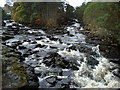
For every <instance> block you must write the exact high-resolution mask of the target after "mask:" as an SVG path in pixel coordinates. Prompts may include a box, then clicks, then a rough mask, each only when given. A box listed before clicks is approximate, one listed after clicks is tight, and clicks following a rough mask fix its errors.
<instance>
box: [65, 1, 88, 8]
mask: <svg viewBox="0 0 120 90" xmlns="http://www.w3.org/2000/svg"><path fill="white" fill-rule="evenodd" d="M66 1H68V2H69V4H70V5H72V6H74V7H76V6H80V5H82V3H83V2H84V1H86V0H66Z"/></svg>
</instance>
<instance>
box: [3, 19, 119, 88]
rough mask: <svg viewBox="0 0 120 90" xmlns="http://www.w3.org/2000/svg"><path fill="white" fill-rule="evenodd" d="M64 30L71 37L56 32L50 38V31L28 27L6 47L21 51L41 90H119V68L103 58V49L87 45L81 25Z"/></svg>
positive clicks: (7, 24)
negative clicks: (66, 88)
mask: <svg viewBox="0 0 120 90" xmlns="http://www.w3.org/2000/svg"><path fill="white" fill-rule="evenodd" d="M9 25H12V23H9V22H7V21H6V27H7V26H9ZM20 25H21V26H22V24H20ZM26 28H27V29H26ZM48 30H49V29H48ZM64 30H66V31H67V32H68V33H66V34H63V35H59V34H54V31H52V32H53V34H52V35H50V34H48V33H47V30H46V31H44V30H42V29H31V28H29V27H25V28H24V29H23V28H22V29H20V30H19V31H16V32H17V34H14V37H13V38H11V39H8V40H6V41H5V45H7V46H10V47H13V48H15V49H17V50H18V51H19V52H20V53H21V56H22V57H23V59H24V60H23V62H24V63H26V64H28V65H30V66H32V67H33V68H34V72H35V74H36V75H37V76H38V79H39V88H63V87H69V88H119V87H120V78H119V77H117V76H115V75H114V74H113V72H114V71H115V70H117V69H118V68H119V66H118V65H117V64H115V63H112V62H109V59H108V58H105V57H104V56H102V55H101V53H100V51H99V46H100V45H94V44H89V43H86V41H85V39H86V37H87V36H86V35H84V34H82V33H80V32H81V31H83V32H84V29H83V27H81V26H80V23H77V22H74V24H73V25H70V26H66V27H65V29H64ZM64 30H60V31H59V30H58V31H59V33H60V32H62V31H64ZM12 31H15V30H11V31H10V32H11V33H13V32H12ZM8 32H9V30H8ZM90 52H92V53H90Z"/></svg>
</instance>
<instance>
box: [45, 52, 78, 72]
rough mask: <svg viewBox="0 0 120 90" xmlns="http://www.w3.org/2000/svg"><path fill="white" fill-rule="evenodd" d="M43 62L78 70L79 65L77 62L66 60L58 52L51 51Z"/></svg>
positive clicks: (48, 64)
mask: <svg viewBox="0 0 120 90" xmlns="http://www.w3.org/2000/svg"><path fill="white" fill-rule="evenodd" d="M43 63H45V64H46V65H47V66H52V67H60V68H67V69H69V68H70V69H73V70H78V67H77V66H76V64H75V63H72V62H69V61H67V60H65V59H64V58H62V57H61V56H60V55H59V54H58V53H50V54H49V55H48V56H47V57H45V58H44V59H43Z"/></svg>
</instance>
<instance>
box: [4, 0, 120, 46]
mask: <svg viewBox="0 0 120 90" xmlns="http://www.w3.org/2000/svg"><path fill="white" fill-rule="evenodd" d="M6 6H7V5H6ZM9 8H11V9H10V10H11V12H12V15H11V16H12V17H11V18H12V19H14V20H15V21H16V22H20V23H24V24H29V25H31V26H32V25H36V26H47V27H58V26H61V25H63V24H66V23H67V21H68V20H70V19H72V18H77V19H79V20H80V21H81V22H83V23H84V24H86V25H87V27H86V29H87V30H90V31H91V32H92V33H94V34H95V35H97V36H99V37H100V38H105V39H110V40H111V41H113V43H114V42H115V43H119V44H120V3H117V2H101V3H100V2H89V3H83V4H82V5H81V6H79V7H76V8H74V7H72V6H71V5H69V4H66V3H64V2H40V3H33V2H32V3H28V2H27V3H25V2H15V3H14V5H13V7H9ZM3 16H4V17H3V19H6V17H7V16H6V14H5V12H4V10H3ZM7 18H8V17H7Z"/></svg>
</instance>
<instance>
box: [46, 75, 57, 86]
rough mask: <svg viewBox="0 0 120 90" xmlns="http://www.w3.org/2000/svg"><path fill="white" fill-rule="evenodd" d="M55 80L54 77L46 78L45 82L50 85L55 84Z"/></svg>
mask: <svg viewBox="0 0 120 90" xmlns="http://www.w3.org/2000/svg"><path fill="white" fill-rule="evenodd" d="M56 80H57V77H56V76H51V77H48V78H46V81H47V82H48V83H50V84H55V83H56Z"/></svg>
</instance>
